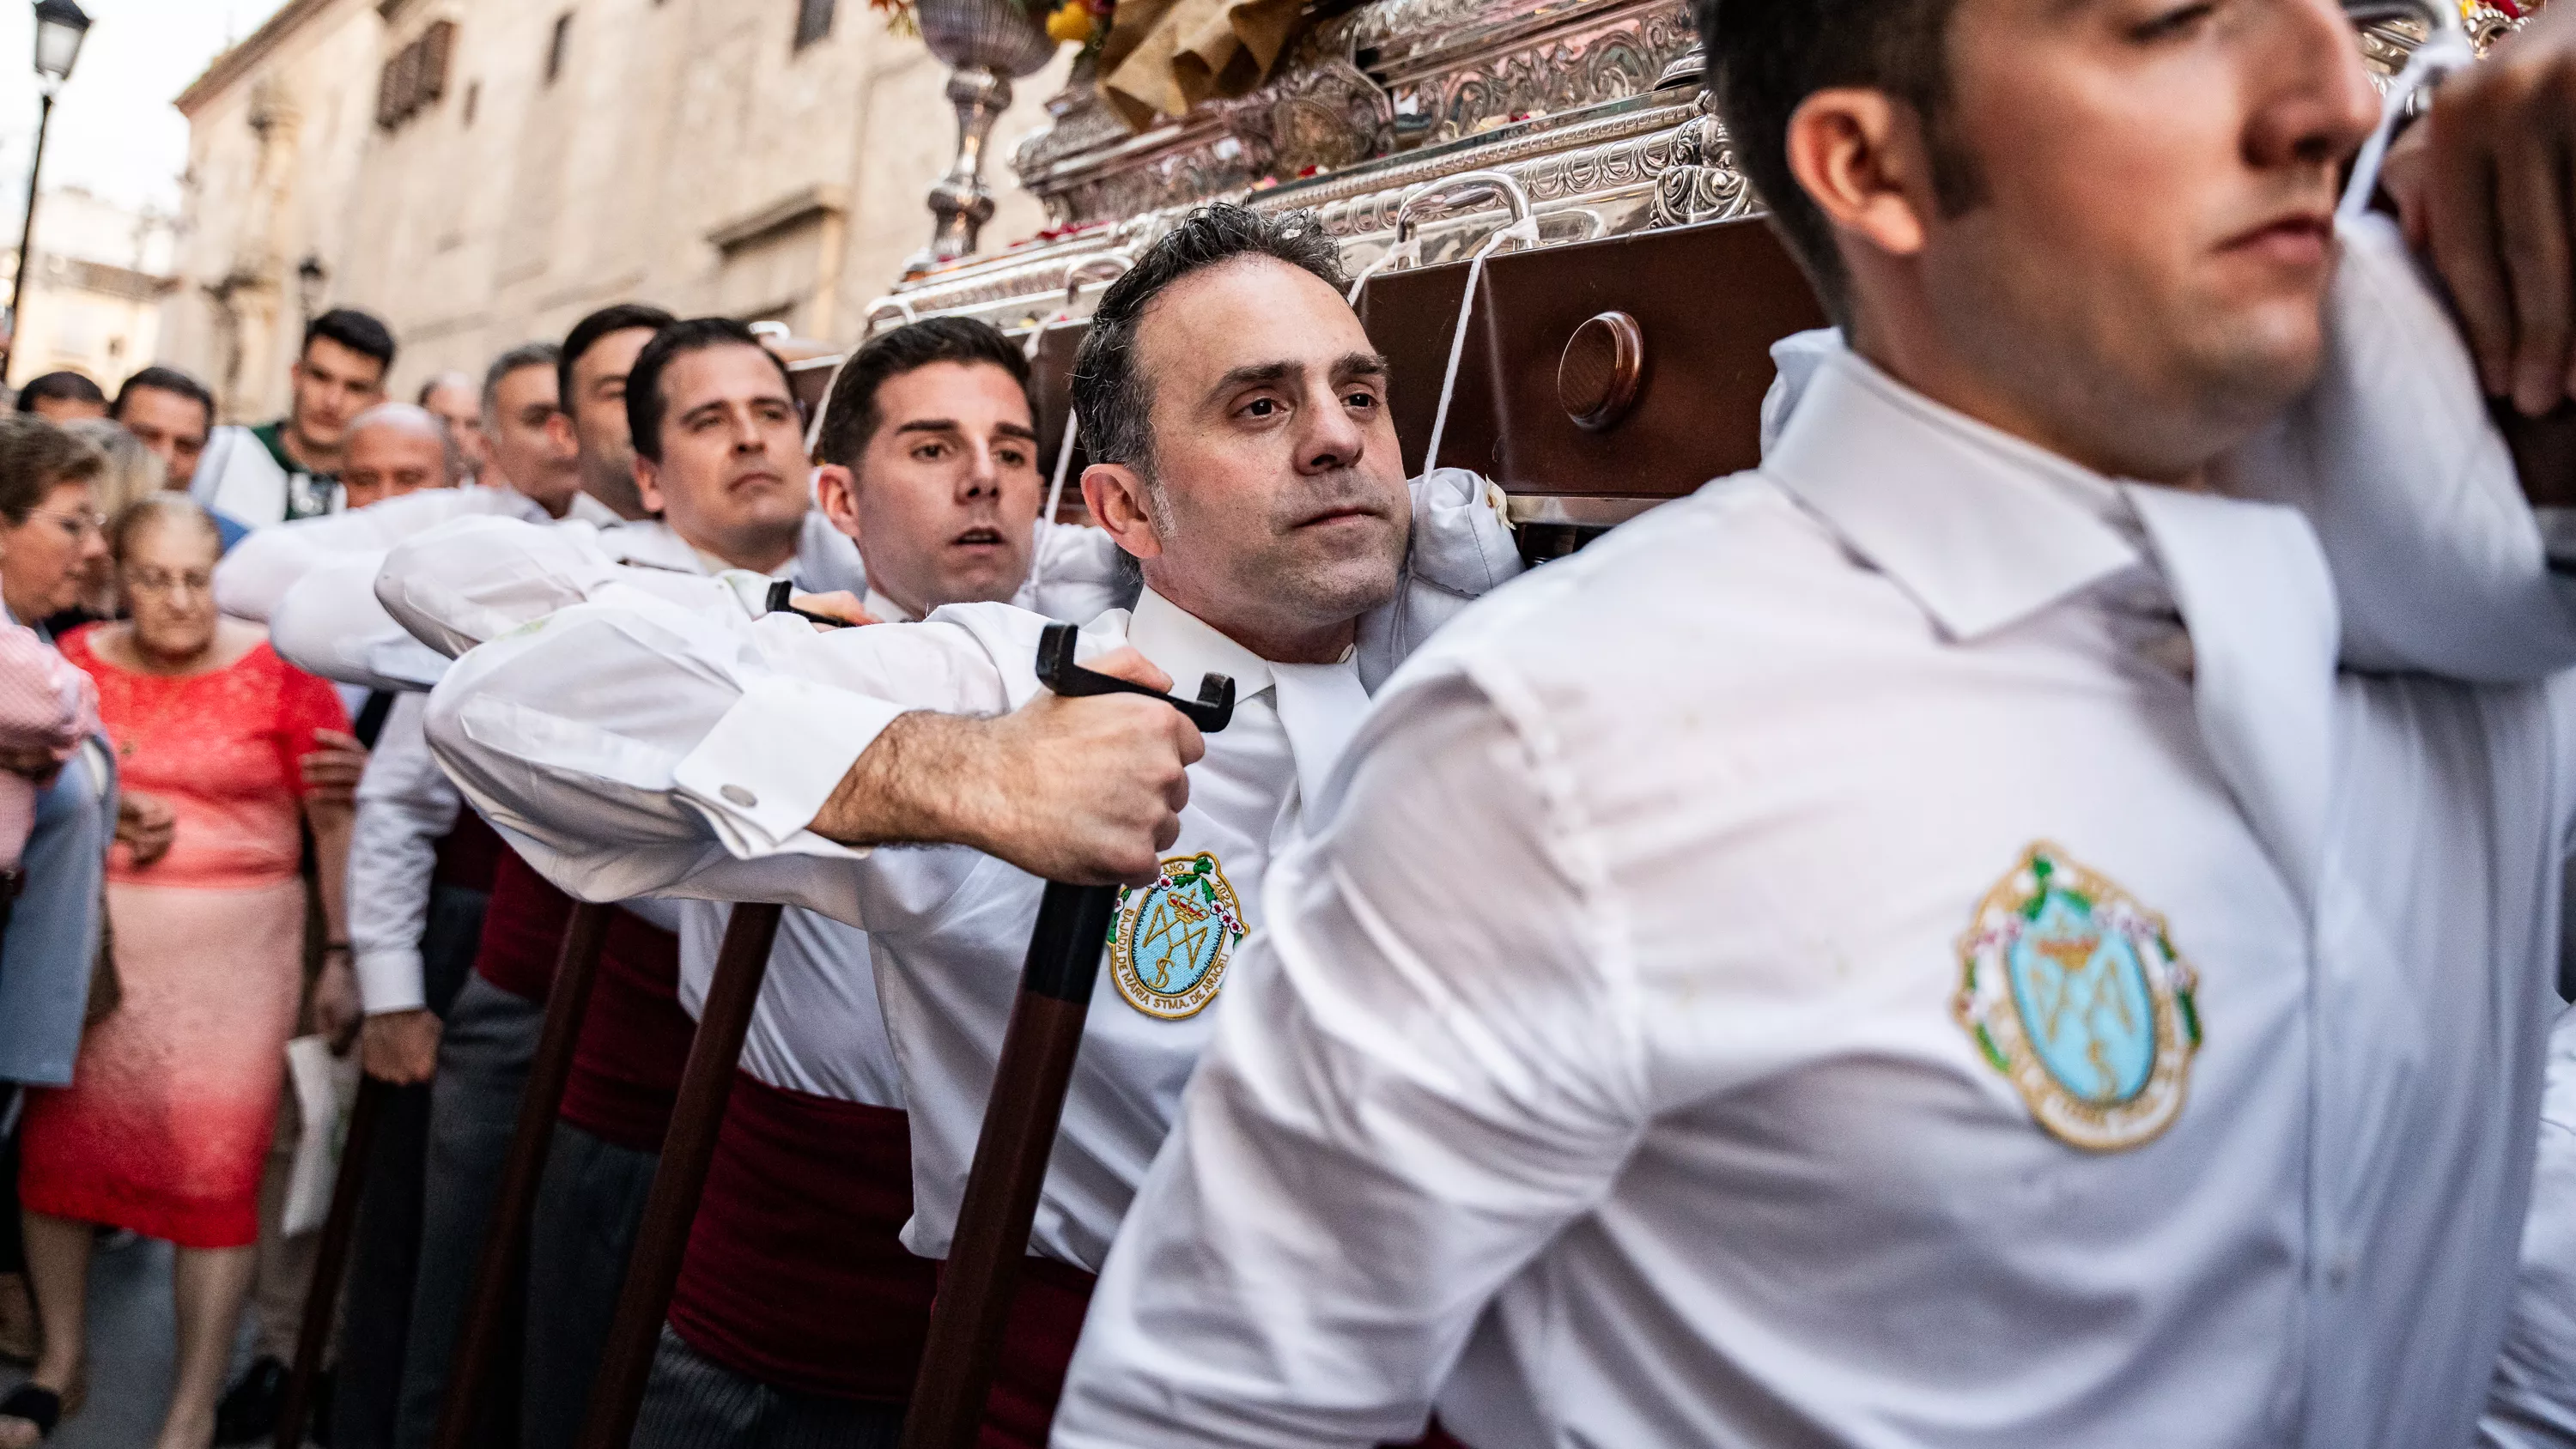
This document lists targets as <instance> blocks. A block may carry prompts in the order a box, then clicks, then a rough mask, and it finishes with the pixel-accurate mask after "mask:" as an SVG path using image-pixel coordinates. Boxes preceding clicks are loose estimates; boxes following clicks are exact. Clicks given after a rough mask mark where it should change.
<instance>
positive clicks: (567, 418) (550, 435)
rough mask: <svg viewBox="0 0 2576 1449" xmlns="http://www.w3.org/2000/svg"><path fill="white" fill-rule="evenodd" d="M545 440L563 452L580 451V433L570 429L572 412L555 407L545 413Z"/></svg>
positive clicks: (576, 452)
mask: <svg viewBox="0 0 2576 1449" xmlns="http://www.w3.org/2000/svg"><path fill="white" fill-rule="evenodd" d="M546 441H547V442H549V443H552V444H554V445H555V447H556V448H557V449H559V450H561V451H563V452H567V453H575V454H578V453H579V452H580V451H581V434H579V433H576V432H574V431H573V429H572V414H571V413H568V412H566V411H564V410H563V409H562V408H557V409H555V410H554V411H553V412H550V413H548V414H546Z"/></svg>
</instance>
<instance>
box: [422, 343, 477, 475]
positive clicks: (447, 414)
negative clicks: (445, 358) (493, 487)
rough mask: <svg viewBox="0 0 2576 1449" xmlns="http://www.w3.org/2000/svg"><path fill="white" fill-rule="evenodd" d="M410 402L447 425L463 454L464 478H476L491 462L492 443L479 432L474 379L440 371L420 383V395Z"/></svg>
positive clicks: (457, 373)
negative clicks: (417, 404)
mask: <svg viewBox="0 0 2576 1449" xmlns="http://www.w3.org/2000/svg"><path fill="white" fill-rule="evenodd" d="M413 401H414V402H417V403H419V404H420V405H421V406H422V407H425V408H427V409H429V410H430V411H431V412H432V413H434V414H436V415H437V416H438V420H439V421H440V422H443V423H445V424H447V431H448V433H449V434H450V435H451V436H452V437H454V438H455V439H456V447H457V450H458V451H459V452H461V453H463V454H464V455H465V481H466V482H469V483H472V482H477V481H480V480H481V478H482V476H483V470H484V469H485V468H486V467H489V466H490V465H491V462H492V445H491V440H490V439H489V438H487V437H485V436H484V433H483V395H482V392H481V390H479V389H478V388H476V387H475V386H474V379H472V378H470V377H467V376H466V375H465V374H464V373H461V372H456V371H453V370H450V371H447V372H442V373H440V374H439V375H437V376H436V377H433V378H431V379H430V380H429V381H427V382H424V383H422V384H421V385H420V396H419V397H417V398H414V399H413Z"/></svg>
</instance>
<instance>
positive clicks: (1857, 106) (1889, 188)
mask: <svg viewBox="0 0 2576 1449" xmlns="http://www.w3.org/2000/svg"><path fill="white" fill-rule="evenodd" d="M1787 139H1788V152H1789V170H1790V173H1791V174H1792V175H1794V176H1796V177H1797V178H1798V184H1799V185H1800V186H1801V187H1803V188H1805V190H1806V193H1807V195H1808V197H1809V198H1810V199H1812V200H1813V201H1814V202H1815V204H1816V208H1817V209H1818V210H1819V211H1822V212H1823V213H1824V214H1825V219H1826V220H1828V221H1830V222H1832V223H1833V224H1834V227H1835V229H1837V230H1839V231H1843V232H1848V233H1851V234H1853V235H1854V236H1855V237H1856V238H1857V239H1858V240H1861V241H1864V242H1867V243H1868V244H1870V245H1871V246H1874V247H1876V248H1878V249H1879V250H1880V251H1882V252H1885V253H1887V254H1888V255H1890V256H1898V257H1910V256H1912V255H1914V254H1915V253H1917V252H1919V251H1921V250H1922V249H1923V240H1924V231H1925V228H1924V218H1925V216H1926V215H1927V214H1928V213H1929V210H1930V208H1931V206H1932V205H1933V198H1932V177H1931V171H1930V167H1929V164H1928V158H1927V156H1926V154H1925V149H1924V145H1923V128H1922V126H1921V125H1920V124H1919V123H1918V122H1917V120H1916V118H1915V115H1914V112H1913V110H1912V109H1911V108H1910V107H1906V106H1902V105H1899V104H1898V103H1897V102H1896V101H1895V100H1894V99H1893V98H1891V97H1890V96H1889V95H1888V94H1887V92H1885V91H1881V90H1872V89H1868V88H1865V87H1861V86H1836V87H1832V88H1829V89H1826V90H1820V91H1817V92H1815V93H1813V94H1812V95H1809V96H1808V97H1807V98H1806V100H1804V101H1802V102H1800V103H1799V105H1798V109H1797V111H1796V113H1795V114H1793V115H1791V116H1790V117H1789V134H1788V138H1787Z"/></svg>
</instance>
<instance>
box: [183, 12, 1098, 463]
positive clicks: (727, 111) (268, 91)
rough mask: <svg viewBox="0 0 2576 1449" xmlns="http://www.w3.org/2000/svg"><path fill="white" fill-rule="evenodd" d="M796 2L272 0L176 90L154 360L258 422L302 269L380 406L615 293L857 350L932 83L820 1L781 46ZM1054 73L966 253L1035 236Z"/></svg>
mask: <svg viewBox="0 0 2576 1449" xmlns="http://www.w3.org/2000/svg"><path fill="white" fill-rule="evenodd" d="M796 10H797V5H796V0H559V3H557V4H538V5H529V4H526V3H524V0H395V3H392V4H386V5H379V4H377V3H374V0H296V3H294V4H291V5H290V6H289V7H288V8H287V9H286V10H285V11H282V12H281V13H280V15H279V18H278V20H277V21H276V22H272V24H271V25H270V26H269V27H265V28H263V30H262V31H261V32H260V33H259V34H258V35H255V36H253V37H252V38H251V40H249V41H246V42H244V44H243V46H242V47H239V48H237V50H236V51H235V52H234V54H233V56H231V57H228V58H227V59H226V60H222V61H218V62H217V63H216V65H215V67H214V68H213V69H212V70H210V71H209V73H208V75H207V77H206V78H205V79H203V80H201V81H199V82H198V84H197V85H196V86H195V87H193V88H192V89H191V91H190V93H189V94H188V95H187V96H184V97H182V100H181V109H182V110H184V111H186V112H188V114H189V118H190V122H191V126H192V140H191V160H192V165H191V172H190V182H191V184H190V191H189V220H190V224H191V227H190V232H189V235H188V238H187V242H186V244H185V246H184V248H183V258H182V263H181V268H180V271H181V274H182V276H183V277H184V278H185V281H184V282H183V285H182V286H181V288H180V290H179V291H178V292H177V293H176V294H174V296H173V297H172V298H171V300H170V302H169V303H168V304H167V309H166V310H167V315H166V318H165V323H164V333H165V342H164V345H163V348H162V351H163V354H164V356H165V358H166V359H167V360H170V361H173V362H176V363H177V364H179V365H180V366H183V367H188V368H190V369H191V370H193V371H197V372H199V373H201V374H203V375H205V376H206V377H207V379H208V381H209V382H212V383H215V384H216V385H217V386H218V389H219V391H221V392H222V393H223V395H224V397H225V399H226V402H227V404H228V409H229V410H230V411H231V412H232V413H234V414H235V415H237V416H240V417H243V418H256V417H262V416H271V415H274V414H275V413H276V412H277V411H279V410H280V409H281V408H282V407H283V406H284V395H285V376H284V368H285V364H286V362H287V361H288V360H290V359H291V356H292V352H293V348H294V345H295V336H296V332H297V329H298V328H299V327H300V325H301V309H300V307H299V305H298V300H297V295H296V293H297V289H296V284H295V280H294V269H295V266H296V263H297V262H298V261H299V260H300V259H301V258H302V257H304V256H305V255H307V254H308V253H309V254H311V255H314V256H316V257H318V258H319V259H320V260H321V262H322V263H323V265H324V266H325V267H326V268H327V269H328V271H329V277H330V280H329V285H328V287H327V288H326V297H325V305H349V306H357V307H364V308H366V309H368V310H370V311H372V312H375V313H376V314H378V315H379V316H382V317H383V318H384V319H385V320H386V321H387V322H388V323H389V324H391V325H392V327H393V329H394V332H395V335H396V337H397V338H398V339H399V340H400V341H401V343H402V348H403V355H402V357H401V359H400V361H399V362H398V363H397V364H396V367H395V376H394V379H393V386H394V387H395V389H396V390H397V391H401V390H404V389H408V388H411V387H415V386H417V384H418V381H419V380H420V379H422V378H425V377H427V376H429V375H430V374H432V373H434V372H437V371H440V370H444V369H446V368H450V367H455V368H464V369H467V370H469V371H473V370H479V369H480V368H481V366H482V365H483V363H484V362H485V361H486V360H488V359H489V358H490V357H491V356H492V355H493V354H494V353H496V352H498V351H500V350H501V349H503V348H505V347H508V346H511V345H513V344H515V343H518V342H521V341H524V340H526V339H529V338H532V337H560V336H561V335H562V333H563V331H564V329H565V328H567V327H568V326H570V325H571V324H572V322H574V321H575V320H577V319H578V318H579V317H580V316H581V315H582V314H583V313H585V312H587V311H590V310H592V309H593V308H596V307H598V306H601V305H604V304H605V303H608V302H611V301H617V300H621V299H627V298H634V299H639V300H645V301H651V302H655V303H658V304H660V305H662V306H665V307H668V308H671V309H672V310H674V311H677V312H680V313H683V314H693V313H702V312H722V313H727V314H730V315H735V316H742V317H747V318H759V317H775V318H778V319H780V320H784V321H786V322H787V323H788V324H789V325H790V326H791V327H793V328H794V329H795V330H796V331H797V332H799V333H801V334H805V335H810V336H819V337H824V338H827V339H831V340H846V339H848V338H850V337H852V336H854V335H855V334H856V333H857V331H858V330H859V327H860V324H861V319H862V317H863V315H864V313H865V309H866V306H867V304H868V303H869V302H870V301H871V300H873V299H874V298H876V297H877V296H879V295H881V294H883V293H884V292H885V291H886V290H887V288H888V287H889V286H890V285H891V284H892V283H893V281H894V280H895V278H896V277H897V275H898V274H899V273H900V272H901V270H902V265H903V262H904V259H905V258H906V257H908V256H910V255H911V254H912V253H913V252H914V251H915V250H916V249H918V248H919V247H920V245H921V244H922V243H923V241H925V240H926V239H927V238H928V236H929V233H930V214H929V212H928V210H927V209H926V208H925V207H924V205H923V196H924V193H926V192H927V190H928V189H929V186H930V183H931V182H932V181H933V180H934V179H935V178H936V177H937V176H938V175H939V173H940V172H941V171H942V170H943V169H945V167H946V165H947V162H948V157H949V155H950V153H951V150H952V149H953V147H954V145H955V122H954V120H953V118H952V113H951V112H950V110H949V108H948V105H947V103H946V101H945V100H943V99H942V97H941V89H942V87H943V85H944V83H945V81H946V73H945V72H944V71H943V70H942V69H941V67H940V66H939V65H938V63H937V62H936V61H934V60H933V59H931V57H930V56H929V55H928V54H927V53H926V52H925V51H924V50H923V49H922V47H921V43H920V42H919V41H918V40H914V39H908V38H902V37H896V36H892V35H889V34H887V33H886V31H885V27H884V24H883V22H882V21H881V20H880V19H879V18H878V16H877V15H876V14H875V13H874V12H872V11H870V10H869V9H868V7H867V5H866V4H865V0H839V14H838V15H837V17H836V19H835V22H834V25H833V28H832V33H831V35H830V36H829V37H828V38H826V39H824V40H821V41H818V42H815V43H813V44H811V45H808V46H806V47H805V48H804V49H802V50H798V49H796V48H795V46H794V44H793V36H794V26H795V19H796ZM566 14H569V15H570V16H571V17H572V18H571V23H570V28H569V30H568V32H567V35H566V41H567V43H566V47H565V54H564V63H563V66H562V68H561V71H560V72H559V73H558V74H557V75H556V76H555V77H554V79H553V80H552V81H551V82H549V81H548V80H547V79H546V76H545V65H546V60H547V56H548V51H549V49H550V45H551V39H552V35H553V32H554V28H555V24H556V20H557V18H558V17H559V16H562V15H566ZM441 20H445V21H449V22H452V23H453V24H454V25H455V26H456V32H455V39H454V47H453V53H452V56H451V59H450V61H449V65H448V71H447V82H446V87H445V92H444V94H443V95H442V96H441V97H440V98H439V99H438V100H437V101H436V102H434V103H432V104H430V105H428V106H426V107H424V108H422V109H421V110H420V111H418V112H417V113H416V114H414V115H413V116H411V117H410V118H408V119H407V120H405V121H404V122H403V123H401V124H400V125H398V126H396V127H394V128H392V129H390V130H387V129H384V128H381V127H379V126H377V125H376V124H375V122H374V111H375V97H376V88H377V73H378V68H379V67H380V66H381V65H382V64H383V62H384V60H385V59H386V58H387V57H389V56H391V55H393V54H395V53H397V52H398V51H399V50H400V49H401V48H402V47H403V46H404V45H406V44H408V43H409V42H410V41H411V40H412V39H413V38H414V37H416V36H418V35H419V34H421V33H422V31H423V30H424V29H425V28H426V27H428V26H429V25H431V24H433V23H436V22H438V21H441ZM1069 54H1070V53H1069V52H1068V56H1067V58H1068V59H1069ZM1065 63H1066V61H1065V60H1061V59H1060V60H1059V61H1058V63H1057V65H1056V66H1055V67H1054V68H1053V69H1051V70H1049V71H1048V72H1046V73H1043V74H1041V75H1039V76H1036V77H1033V78H1031V79H1030V80H1029V81H1027V82H1025V83H1023V84H1022V85H1020V86H1019V88H1018V99H1017V101H1016V103H1015V104H1014V106H1013V108H1012V110H1011V113H1010V114H1009V115H1008V116H1006V117H1005V118H1004V119H1003V121H1002V123H1001V125H1000V126H999V127H997V128H996V132H995V144H994V147H993V150H992V152H991V153H990V155H991V157H992V160H991V161H990V163H989V164H990V170H989V172H988V179H990V180H991V181H992V183H993V184H994V185H995V188H996V190H997V191H998V192H999V193H1000V195H1001V202H1002V204H1001V209H1000V213H999V214H998V215H997V216H996V217H995V219H994V221H993V223H992V224H991V225H990V226H988V227H987V228H986V229H985V233H984V240H985V245H986V246H987V248H993V247H998V246H1001V245H1003V244H1005V243H1006V242H1008V241H1009V240H1011V239H1013V238H1015V237H1021V236H1025V235H1027V234H1029V233H1030V232H1032V231H1034V230H1035V229H1036V228H1038V227H1039V226H1041V225H1043V224H1044V218H1043V215H1042V214H1041V212H1040V210H1039V208H1038V206H1037V204H1036V202H1035V201H1034V200H1033V199H1031V198H1029V197H1028V196H1026V195H1025V194H1023V193H1020V192H1019V191H1018V190H1017V187H1016V185H1015V184H1014V182H1013V180H1012V178H1011V176H1010V172H1009V167H1008V165H1007V160H1006V158H1007V157H1008V156H1009V154H1010V147H1011V145H1012V144H1013V143H1014V142H1016V141H1017V140H1018V138H1019V137H1020V136H1021V135H1022V134H1023V133H1024V132H1025V131H1026V130H1027V129H1028V128H1029V127H1030V126H1032V125H1033V124H1036V123H1038V122H1040V121H1042V120H1043V119H1044V112H1043V111H1042V109H1041V105H1040V103H1041V102H1042V101H1043V100H1044V99H1045V98H1046V97H1047V96H1049V95H1052V94H1054V92H1055V91H1056V90H1057V89H1059V88H1060V86H1061V85H1062V75H1063V71H1064V68H1065ZM469 97H470V107H469ZM262 98H267V99H266V100H263V99H262ZM279 98H284V99H285V100H286V102H287V103H288V107H289V108H290V109H292V110H293V111H294V112H295V115H296V118H297V119H296V120H295V122H294V123H293V125H292V126H291V127H289V128H287V129H291V131H292V133H293V134H292V138H291V141H281V140H279V139H278V137H279V135H280V133H281V127H280V126H279V125H278V124H277V123H275V122H274V121H273V120H271V121H267V122H265V123H264V129H263V127H261V126H254V125H253V124H252V122H253V120H254V118H257V117H266V116H270V115H272V114H273V113H275V112H277V111H278V110H279V104H278V101H279ZM469 109H470V112H471V114H470V118H469V114H468V113H469ZM720 243H721V244H720Z"/></svg>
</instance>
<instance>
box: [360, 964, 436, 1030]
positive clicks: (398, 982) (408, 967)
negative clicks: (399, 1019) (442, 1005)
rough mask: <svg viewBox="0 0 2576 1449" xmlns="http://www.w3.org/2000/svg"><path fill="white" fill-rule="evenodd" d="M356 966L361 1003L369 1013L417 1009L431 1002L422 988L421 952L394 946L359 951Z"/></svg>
mask: <svg viewBox="0 0 2576 1449" xmlns="http://www.w3.org/2000/svg"><path fill="white" fill-rule="evenodd" d="M355 968H356V970H357V973H358V1004H359V1006H360V1007H362V1008H363V1009H364V1010H365V1011H366V1013H367V1015H369V1016H382V1015H384V1014H385V1013H386V1012H389V1011H418V1010H420V1009H421V1008H423V1007H425V1006H427V1005H429V996H428V994H427V993H426V992H425V991H423V990H422V989H421V964H420V953H419V952H418V951H412V950H403V949H399V948H395V947H377V948H375V949H372V950H366V951H360V952H359V953H358V954H357V959H356V962H355Z"/></svg>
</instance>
